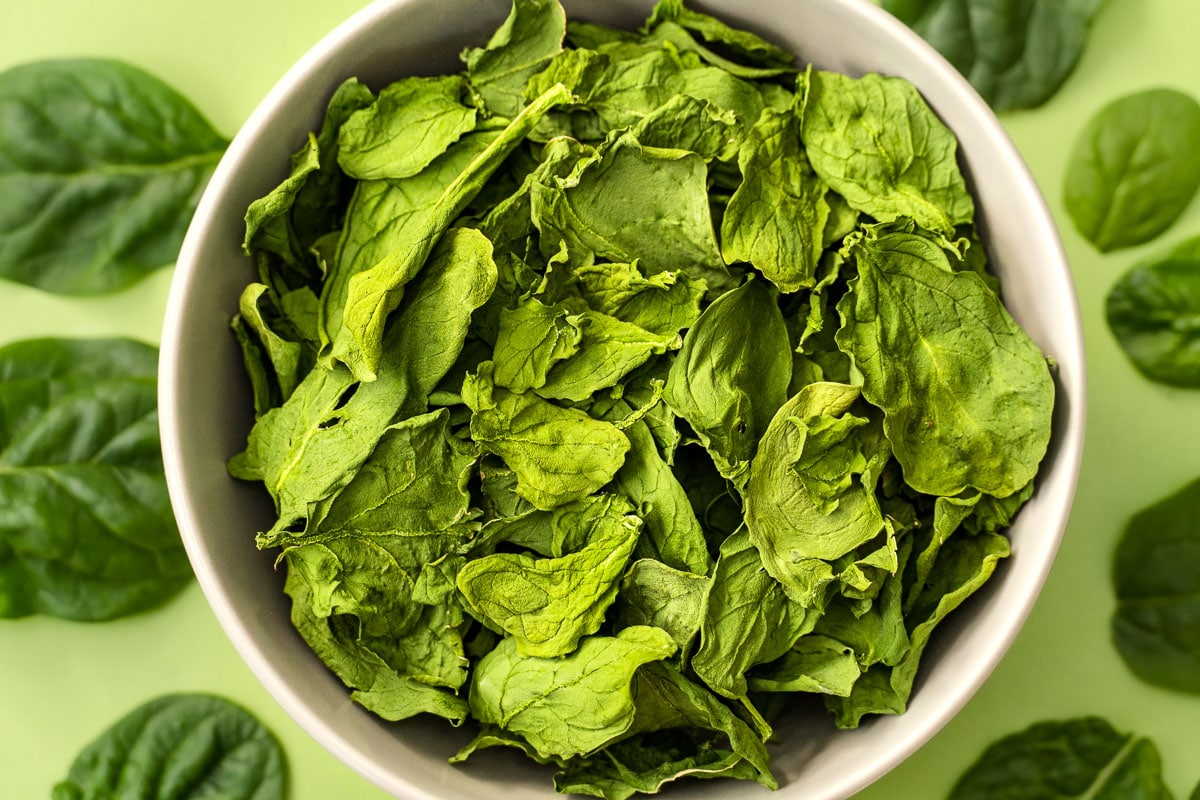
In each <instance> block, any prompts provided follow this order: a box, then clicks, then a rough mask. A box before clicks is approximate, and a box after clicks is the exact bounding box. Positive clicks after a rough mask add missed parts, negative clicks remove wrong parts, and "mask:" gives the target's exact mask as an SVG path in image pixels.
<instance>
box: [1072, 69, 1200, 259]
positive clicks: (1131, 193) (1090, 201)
mask: <svg viewBox="0 0 1200 800" xmlns="http://www.w3.org/2000/svg"><path fill="white" fill-rule="evenodd" d="M1197 142H1200V103H1197V102H1196V100H1195V99H1194V98H1192V97H1191V96H1190V95H1188V94H1184V93H1183V92H1180V91H1177V90H1175V89H1147V90H1145V91H1141V92H1135V93H1134V94H1130V95H1126V96H1124V97H1121V98H1119V99H1117V100H1114V101H1113V102H1111V103H1109V104H1108V105H1107V106H1105V107H1104V108H1102V109H1101V110H1100V111H1099V112H1097V113H1096V115H1095V116H1094V117H1092V119H1091V121H1090V122H1088V124H1087V127H1085V128H1084V129H1083V131H1082V132H1081V133H1080V134H1079V137H1078V138H1077V139H1076V140H1075V145H1074V147H1073V148H1072V150H1071V155H1070V158H1069V160H1068V161H1067V172H1066V177H1065V179H1064V183H1063V204H1064V205H1065V206H1066V209H1067V213H1068V214H1070V216H1071V220H1072V221H1073V222H1074V223H1075V228H1076V230H1078V231H1079V233H1080V234H1081V235H1082V236H1083V237H1084V238H1085V239H1087V240H1088V241H1089V242H1091V243H1092V244H1094V245H1095V246H1096V247H1097V249H1099V250H1100V251H1101V252H1103V253H1107V252H1109V251H1110V250H1117V249H1119V248H1122V247H1132V246H1134V245H1138V244H1142V243H1143V242H1148V241H1150V240H1151V239H1153V238H1154V237H1155V236H1158V235H1159V234H1160V233H1162V232H1163V231H1165V230H1166V229H1167V228H1169V227H1171V225H1172V224H1173V223H1174V222H1175V220H1177V219H1178V218H1179V216H1180V215H1181V214H1183V212H1184V210H1185V209H1186V208H1187V207H1188V206H1189V205H1190V204H1191V202H1192V198H1193V197H1194V196H1195V195H1196V190H1197V188H1200V150H1198V149H1197V147H1196V143H1197Z"/></svg>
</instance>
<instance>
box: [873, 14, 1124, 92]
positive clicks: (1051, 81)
mask: <svg viewBox="0 0 1200 800" xmlns="http://www.w3.org/2000/svg"><path fill="white" fill-rule="evenodd" d="M1102 3H1103V0H883V7H884V8H885V9H887V10H888V11H890V12H892V13H893V14H895V15H896V16H897V17H899V18H900V21H901V22H904V23H906V24H908V25H909V26H911V27H912V29H913V30H915V31H916V32H917V33H919V34H920V35H921V36H922V37H923V38H924V39H925V40H926V41H927V42H929V43H930V44H931V45H933V46H934V47H935V48H937V50H938V52H940V53H941V54H942V55H944V56H945V57H946V58H947V59H948V60H949V61H950V63H951V64H953V65H954V66H955V68H956V69H958V71H959V72H961V73H962V74H963V75H964V76H966V78H967V80H969V81H970V82H971V85H973V86H974V87H975V89H976V91H978V92H979V94H980V95H982V96H983V99H984V100H986V101H988V103H989V104H990V105H991V106H992V108H994V109H995V110H996V111H1009V110H1012V109H1017V108H1033V107H1035V106H1040V105H1042V104H1043V103H1045V102H1046V101H1047V100H1049V99H1050V98H1051V97H1053V96H1054V94H1055V93H1056V92H1057V91H1058V90H1059V88H1060V87H1061V86H1062V84H1063V82H1064V81H1066V79H1067V78H1068V77H1069V76H1070V74H1071V72H1072V71H1074V69H1075V65H1076V63H1078V61H1079V57H1080V56H1081V55H1082V54H1083V50H1084V46H1085V44H1086V43H1087V33H1088V28H1089V27H1090V26H1091V22H1092V18H1093V17H1094V16H1095V15H1096V12H1097V11H1098V10H1099V8H1100V6H1101V4H1102Z"/></svg>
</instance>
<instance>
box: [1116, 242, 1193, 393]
mask: <svg viewBox="0 0 1200 800" xmlns="http://www.w3.org/2000/svg"><path fill="white" fill-rule="evenodd" d="M1105 312H1106V315H1107V318H1108V327H1109V330H1111V331H1112V334H1113V336H1115V337H1116V339H1117V343H1118V344H1119V345H1120V346H1121V349H1122V350H1123V351H1124V352H1125V355H1126V356H1127V357H1128V358H1129V360H1130V361H1132V362H1133V365H1134V366H1135V367H1136V368H1137V369H1138V371H1139V372H1141V373H1142V374H1143V375H1145V376H1146V377H1147V378H1149V379H1151V380H1154V381H1158V382H1160V383H1165V384H1168V385H1170V386H1184V387H1200V258H1197V259H1186V258H1183V257H1178V256H1175V255H1169V256H1167V257H1166V258H1165V259H1163V260H1159V261H1153V262H1150V263H1146V264H1139V265H1137V266H1135V267H1133V268H1132V269H1130V270H1129V271H1128V272H1126V273H1125V274H1124V275H1122V276H1121V278H1120V279H1119V280H1118V281H1117V282H1116V283H1115V284H1114V285H1113V287H1112V289H1110V290H1109V293H1108V302H1107V304H1106V307H1105Z"/></svg>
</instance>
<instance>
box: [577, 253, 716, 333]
mask: <svg viewBox="0 0 1200 800" xmlns="http://www.w3.org/2000/svg"><path fill="white" fill-rule="evenodd" d="M575 276H576V277H577V278H578V279H579V291H580V293H581V294H582V295H583V298H584V299H585V300H586V301H587V302H588V305H590V306H591V307H592V308H593V309H595V310H596V311H599V312H601V313H603V314H607V315H609V316H612V317H615V318H616V319H619V320H621V321H622V322H628V323H630V324H631V325H636V326H638V327H639V328H642V329H643V330H646V331H650V332H651V333H655V334H658V335H660V336H669V335H671V334H675V333H679V332H680V331H682V330H684V329H685V328H690V327H691V326H692V325H694V324H695V322H696V320H697V319H699V317H700V303H701V301H702V299H703V298H704V293H705V291H706V290H707V288H708V287H707V285H706V284H705V283H704V281H703V280H699V279H695V278H691V277H690V276H688V275H687V273H683V272H660V273H658V274H657V275H652V276H650V277H646V276H645V275H643V274H642V271H641V269H640V267H639V266H638V264H637V263H630V264H592V265H586V264H585V265H581V266H579V267H578V268H577V269H576V270H575Z"/></svg>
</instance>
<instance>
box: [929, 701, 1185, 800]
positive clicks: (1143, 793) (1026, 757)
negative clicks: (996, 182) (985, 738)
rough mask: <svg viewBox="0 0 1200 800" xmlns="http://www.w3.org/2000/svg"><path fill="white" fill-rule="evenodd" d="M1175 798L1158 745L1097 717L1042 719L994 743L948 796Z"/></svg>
mask: <svg viewBox="0 0 1200 800" xmlns="http://www.w3.org/2000/svg"><path fill="white" fill-rule="evenodd" d="M1091 797H1114V798H1115V797H1121V798H1129V800H1172V798H1173V795H1172V794H1171V791H1170V790H1169V789H1168V788H1167V786H1166V784H1165V783H1164V782H1163V778H1162V762H1161V760H1160V759H1159V755H1158V748H1156V747H1155V746H1154V743H1153V742H1151V741H1150V740H1149V739H1146V738H1143V737H1139V736H1135V735H1133V734H1128V733H1120V732H1119V731H1117V730H1116V729H1114V728H1113V727H1112V725H1111V724H1110V723H1109V722H1108V721H1106V720H1103V719H1100V718H1099V717H1082V718H1079V719H1068V720H1061V721H1055V722H1039V723H1036V724H1034V725H1030V726H1029V727H1028V728H1026V729H1025V730H1023V731H1019V732H1017V733H1013V734H1010V735H1008V736H1005V737H1003V738H1001V739H999V740H997V741H996V742H994V743H992V744H991V745H990V746H989V747H988V748H987V750H985V751H984V752H983V755H981V756H980V757H979V760H978V761H976V762H975V763H974V764H973V765H971V767H969V768H968V769H967V771H966V772H965V773H963V775H962V777H961V778H959V779H958V782H957V783H956V784H955V785H954V788H953V789H952V790H951V791H950V800H1010V799H1011V800H1018V798H1019V800H1060V798H1080V800H1082V799H1083V798H1091Z"/></svg>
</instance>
